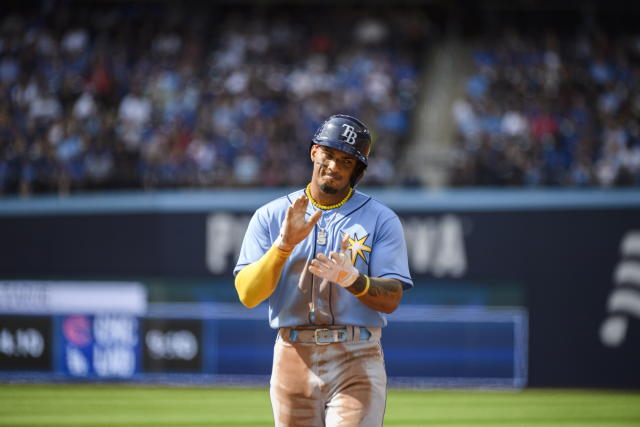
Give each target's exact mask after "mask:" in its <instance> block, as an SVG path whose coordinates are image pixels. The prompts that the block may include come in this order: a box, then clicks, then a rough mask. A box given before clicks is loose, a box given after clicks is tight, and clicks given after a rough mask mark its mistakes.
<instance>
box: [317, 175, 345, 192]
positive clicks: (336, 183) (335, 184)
mask: <svg viewBox="0 0 640 427" xmlns="http://www.w3.org/2000/svg"><path fill="white" fill-rule="evenodd" d="M347 185H348V184H345V183H343V182H342V180H340V179H336V178H325V179H324V180H322V181H321V182H320V190H322V191H323V192H324V193H327V194H336V193H339V192H340V191H342V190H345V189H346V188H347Z"/></svg>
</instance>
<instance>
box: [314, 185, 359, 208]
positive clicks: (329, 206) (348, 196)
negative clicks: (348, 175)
mask: <svg viewBox="0 0 640 427" xmlns="http://www.w3.org/2000/svg"><path fill="white" fill-rule="evenodd" d="M304 193H305V194H306V195H307V198H308V199H309V201H310V202H311V204H312V205H313V206H315V207H316V208H318V209H322V210H323V211H328V210H330V209H335V208H339V207H340V206H342V205H344V204H345V203H347V200H349V198H350V197H351V195H352V194H353V188H351V187H349V192H348V193H347V195H346V196H344V199H342V200H340V201H339V202H338V203H336V204H335V205H321V204H320V203H318V202H316V201H315V200H314V198H313V197H311V183H309V184H307V188H306V189H305V190H304Z"/></svg>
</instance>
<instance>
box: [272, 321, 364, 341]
mask: <svg viewBox="0 0 640 427" xmlns="http://www.w3.org/2000/svg"><path fill="white" fill-rule="evenodd" d="M278 333H279V334H280V336H281V337H282V338H283V339H284V340H286V341H291V342H299V343H315V344H318V345H327V344H331V343H336V342H346V341H367V340H368V339H369V338H371V332H370V331H369V330H368V329H367V328H365V327H364V326H342V327H330V328H318V329H314V328H313V327H303V328H280V330H279V331H278Z"/></svg>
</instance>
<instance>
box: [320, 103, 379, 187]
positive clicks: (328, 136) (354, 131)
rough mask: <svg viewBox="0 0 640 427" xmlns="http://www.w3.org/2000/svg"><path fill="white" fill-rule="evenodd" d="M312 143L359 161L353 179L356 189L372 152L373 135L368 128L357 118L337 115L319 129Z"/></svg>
mask: <svg viewBox="0 0 640 427" xmlns="http://www.w3.org/2000/svg"><path fill="white" fill-rule="evenodd" d="M311 142H312V144H318V145H323V146H325V147H330V148H335V149H336V150H340V151H342V152H345V153H347V154H350V155H352V156H354V157H355V158H356V159H358V163H359V164H358V166H357V167H356V169H355V171H354V173H353V176H352V177H351V186H353V187H355V185H356V184H357V183H358V181H359V180H360V178H362V175H363V174H364V170H365V169H366V168H367V164H368V157H369V151H371V134H370V133H369V129H367V126H366V125H365V124H364V123H362V122H361V121H360V120H358V119H356V118H355V117H351V116H347V115H346V114H336V115H333V116H331V117H329V118H328V119H327V120H326V121H325V122H324V123H323V124H322V126H320V127H319V128H318V130H317V131H316V134H315V135H314V136H313V139H312V140H311Z"/></svg>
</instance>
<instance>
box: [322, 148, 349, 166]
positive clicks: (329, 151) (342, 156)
mask: <svg viewBox="0 0 640 427" xmlns="http://www.w3.org/2000/svg"><path fill="white" fill-rule="evenodd" d="M320 148H321V149H322V151H324V152H325V153H327V154H330V155H331V156H333V157H337V158H339V159H341V160H344V159H350V160H353V161H354V162H355V161H356V160H357V159H356V157H355V156H352V155H351V154H348V153H343V152H342V151H340V150H336V149H335V148H331V147H325V146H324V145H321V146H320Z"/></svg>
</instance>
